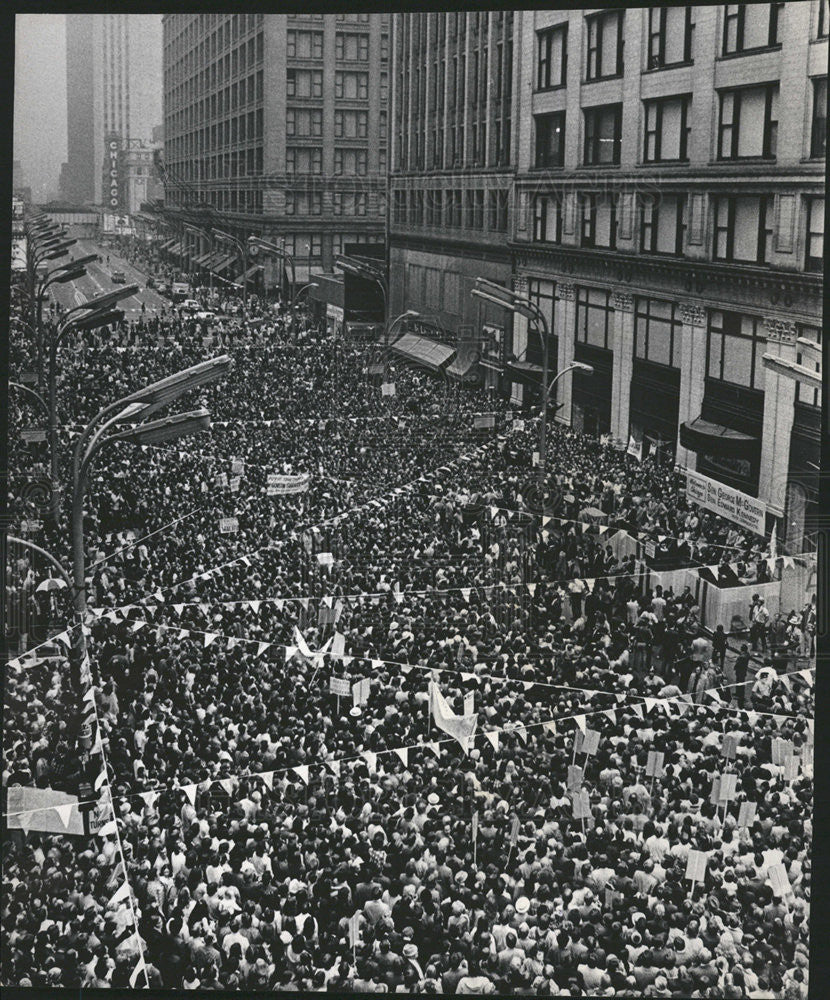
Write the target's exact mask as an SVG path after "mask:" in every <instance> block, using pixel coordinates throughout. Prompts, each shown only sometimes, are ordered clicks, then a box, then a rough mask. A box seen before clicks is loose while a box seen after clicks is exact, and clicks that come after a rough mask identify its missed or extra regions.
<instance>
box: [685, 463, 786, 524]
mask: <svg viewBox="0 0 830 1000" xmlns="http://www.w3.org/2000/svg"><path fill="white" fill-rule="evenodd" d="M686 499H687V500H688V501H689V503H696V504H698V505H699V506H701V507H705V508H706V509H707V510H711V511H713V512H714V513H715V514H719V515H720V516H721V517H725V518H727V519H728V520H729V521H734V522H735V524H739V525H740V526H741V527H742V528H747V529H748V530H749V531H754V532H755V534H756V535H763V534H764V530H765V527H766V516H767V505H766V504H765V503H764V501H763V500H758V499H756V498H755V497H751V496H749V495H748V494H747V493H741V491H740V490H736V489H734V488H733V487H731V486H725V485H724V484H723V483H719V482H717V481H716V480H714V479H709V478H708V477H707V476H701V475H700V473H699V472H690V471H688V470H687V472H686Z"/></svg>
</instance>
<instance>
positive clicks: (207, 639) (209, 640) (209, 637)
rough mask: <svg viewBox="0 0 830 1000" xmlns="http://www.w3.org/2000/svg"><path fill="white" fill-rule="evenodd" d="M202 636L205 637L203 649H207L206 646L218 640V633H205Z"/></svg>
mask: <svg viewBox="0 0 830 1000" xmlns="http://www.w3.org/2000/svg"><path fill="white" fill-rule="evenodd" d="M204 636H205V647H204V648H205V649H207V648H208V646H209V645H210V644H211V643H212V642H214V641H215V640H216V639H218V638H219V633H218V632H205V634H204Z"/></svg>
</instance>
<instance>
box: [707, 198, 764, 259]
mask: <svg viewBox="0 0 830 1000" xmlns="http://www.w3.org/2000/svg"><path fill="white" fill-rule="evenodd" d="M773 205H774V197H773V195H764V196H762V197H752V196H742V195H728V196H723V197H720V198H715V247H714V258H715V260H727V261H739V262H740V261H743V262H745V263H750V264H768V263H769V254H770V252H771V250H772V238H771V237H772V220H773V217H774V212H773Z"/></svg>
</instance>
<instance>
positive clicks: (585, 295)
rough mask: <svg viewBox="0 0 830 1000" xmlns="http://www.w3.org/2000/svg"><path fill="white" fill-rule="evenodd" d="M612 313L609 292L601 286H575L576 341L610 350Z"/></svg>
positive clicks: (612, 308)
mask: <svg viewBox="0 0 830 1000" xmlns="http://www.w3.org/2000/svg"><path fill="white" fill-rule="evenodd" d="M613 315H614V307H613V306H612V305H611V293H610V292H608V291H605V290H604V289H601V288H577V290H576V342H577V343H578V344H591V345H592V346H593V347H603V348H605V349H606V350H611V345H612V341H613V333H612V330H611V323H612V317H613Z"/></svg>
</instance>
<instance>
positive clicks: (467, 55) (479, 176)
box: [389, 11, 518, 340]
mask: <svg viewBox="0 0 830 1000" xmlns="http://www.w3.org/2000/svg"><path fill="white" fill-rule="evenodd" d="M517 23H518V22H517V15H516V14H515V13H513V12H511V11H481V12H479V11H468V12H466V13H465V12H458V11H456V12H453V13H440V14H438V13H436V14H432V13H429V14H427V13H421V14H397V15H395V17H394V32H393V37H394V41H393V50H394V56H393V69H392V72H393V95H392V109H391V113H392V120H393V121H394V122H395V123H396V129H395V132H394V135H393V141H392V164H391V173H390V178H389V187H390V192H389V197H390V215H389V267H390V276H391V280H390V313H391V314H392V315H396V314H399V313H402V312H403V311H404V310H406V309H414V310H417V311H418V312H419V313H421V314H422V316H423V318H424V320H425V321H426V322H425V325H428V326H433V327H435V328H437V329H440V330H441V331H442V332H443V333H444V335H445V337H448V338H449V339H451V340H453V339H456V338H458V337H459V336H463V334H464V332H465V330H466V331H469V330H473V329H475V330H476V331H478V330H480V328H481V322H480V320H481V310H480V307H479V305H478V303H477V302H476V301H475V300H473V299H472V298H471V296H470V291H471V289H472V286H473V282H474V281H475V279H476V277H478V276H482V277H486V278H489V279H490V280H492V281H497V282H499V283H502V284H509V283H510V280H511V274H512V260H511V255H510V250H509V247H508V245H507V239H508V233H509V230H510V216H511V189H512V185H513V175H514V172H515V162H516V159H515V157H516V136H517V134H518V121H517V116H516V110H515V104H516V95H517V88H516V80H517V79H518V76H517V74H518V60H517V59H516V58H515V56H514V37H515V30H516V25H517ZM503 330H504V317H503V316H501V317H496V318H495V320H494V323H493V325H492V327H491V329H490V331H489V334H490V336H491V337H496V338H497V339H498V338H500V337H501V335H502V333H503ZM502 339H503V338H502Z"/></svg>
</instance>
